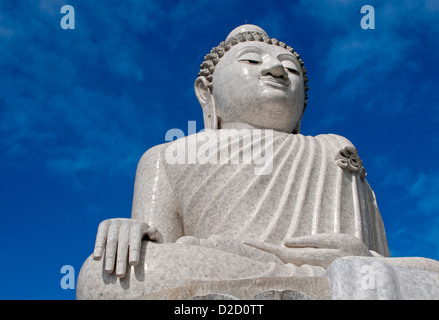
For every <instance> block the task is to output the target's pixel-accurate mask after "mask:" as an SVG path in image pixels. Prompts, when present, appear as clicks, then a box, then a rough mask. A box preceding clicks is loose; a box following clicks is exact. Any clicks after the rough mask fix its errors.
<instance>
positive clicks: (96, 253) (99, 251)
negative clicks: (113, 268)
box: [93, 247, 104, 260]
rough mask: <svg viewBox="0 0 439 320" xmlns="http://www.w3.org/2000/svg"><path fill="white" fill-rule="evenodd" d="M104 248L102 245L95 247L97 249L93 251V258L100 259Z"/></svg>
mask: <svg viewBox="0 0 439 320" xmlns="http://www.w3.org/2000/svg"><path fill="white" fill-rule="evenodd" d="M103 251H104V250H103V249H102V248H101V247H97V248H95V251H94V252H93V259H94V260H99V259H101V258H102V253H103Z"/></svg>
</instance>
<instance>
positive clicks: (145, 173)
mask: <svg viewBox="0 0 439 320" xmlns="http://www.w3.org/2000/svg"><path fill="white" fill-rule="evenodd" d="M168 145H169V144H162V145H159V146H156V147H154V148H151V149H149V150H148V151H147V152H146V153H145V154H144V155H143V156H142V158H141V159H140V161H139V164H138V166H137V172H136V180H135V183H134V197H133V209H132V213H131V218H132V219H136V220H139V221H143V222H146V223H147V224H148V225H151V226H157V228H158V230H160V232H161V234H162V235H163V237H164V241H165V242H175V241H176V240H177V239H178V238H180V237H181V236H183V235H184V233H183V225H182V222H181V219H180V217H179V215H178V210H177V203H176V199H175V196H174V193H173V188H172V186H171V184H170V182H169V179H168V176H167V174H166V170H165V163H164V161H165V159H164V157H163V156H162V151H164V149H165V148H166V147H167V146H168Z"/></svg>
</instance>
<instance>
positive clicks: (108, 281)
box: [77, 241, 288, 299]
mask: <svg viewBox="0 0 439 320" xmlns="http://www.w3.org/2000/svg"><path fill="white" fill-rule="evenodd" d="M104 264H105V256H104V257H103V258H102V259H101V260H99V261H95V260H93V257H92V256H90V257H89V258H88V259H87V260H86V262H85V263H84V265H83V266H82V268H81V271H80V274H79V276H78V285H77V298H78V299H106V298H111V299H135V298H139V297H141V296H144V295H146V294H149V293H153V292H158V291H162V290H167V289H172V288H176V287H180V286H184V285H188V284H191V283H196V282H203V281H215V280H228V279H243V278H255V277H260V276H264V275H265V274H267V273H270V272H273V270H274V272H275V273H276V274H278V275H279V276H287V275H288V270H286V269H285V270H283V269H282V266H281V265H279V264H277V263H275V262H261V261H256V260H254V259H251V258H249V257H245V256H241V255H239V254H236V253H231V252H225V251H222V250H217V249H214V248H209V247H205V246H199V245H191V244H175V243H161V244H157V243H154V242H148V241H143V243H142V249H141V255H140V262H139V264H138V265H137V266H128V268H129V270H127V273H126V276H125V277H124V278H118V277H117V276H116V274H115V273H111V274H109V273H107V272H106V271H105V265H104Z"/></svg>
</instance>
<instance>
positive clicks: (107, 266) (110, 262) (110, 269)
mask: <svg viewBox="0 0 439 320" xmlns="http://www.w3.org/2000/svg"><path fill="white" fill-rule="evenodd" d="M113 264H114V261H113V259H111V258H107V259H106V260H105V271H107V272H108V273H112V272H113Z"/></svg>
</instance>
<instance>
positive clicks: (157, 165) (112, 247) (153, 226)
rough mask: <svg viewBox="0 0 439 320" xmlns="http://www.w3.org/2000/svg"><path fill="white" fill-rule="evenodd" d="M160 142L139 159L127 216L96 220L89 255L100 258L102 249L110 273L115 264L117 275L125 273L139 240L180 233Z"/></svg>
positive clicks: (133, 262)
mask: <svg viewBox="0 0 439 320" xmlns="http://www.w3.org/2000/svg"><path fill="white" fill-rule="evenodd" d="M164 146H165V145H159V146H157V147H154V148H152V149H150V150H148V151H147V152H146V153H145V154H144V155H143V156H142V158H141V159H140V161H139V164H138V167H137V172H136V180H135V185H134V198H133V209H132V215H131V219H121V218H116V219H108V220H104V221H102V222H101V223H100V224H99V228H98V233H97V236H96V244H95V250H94V252H93V258H94V259H95V260H100V259H101V258H102V256H103V253H104V249H105V270H106V271H107V272H109V273H112V272H113V270H114V268H115V267H116V274H117V276H118V277H120V278H122V277H124V276H125V273H126V269H127V262H129V264H131V265H137V264H138V262H139V257H140V247H141V244H142V240H148V241H156V242H163V241H164V240H166V241H167V242H174V241H175V240H176V239H178V238H179V237H180V236H181V234H182V229H183V228H182V225H181V223H180V219H179V217H178V214H177V207H176V201H175V199H174V196H173V192H172V188H171V185H170V183H169V181H168V179H167V176H166V172H165V170H164V166H163V162H162V158H161V156H160V151H161V150H162V149H163V148H164ZM145 237H146V239H145ZM116 259H117V261H116Z"/></svg>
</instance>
